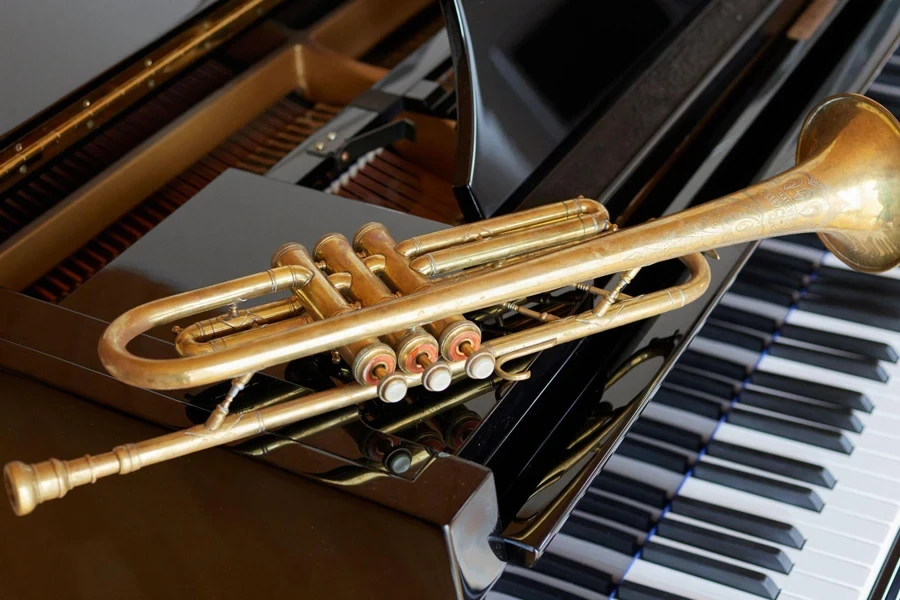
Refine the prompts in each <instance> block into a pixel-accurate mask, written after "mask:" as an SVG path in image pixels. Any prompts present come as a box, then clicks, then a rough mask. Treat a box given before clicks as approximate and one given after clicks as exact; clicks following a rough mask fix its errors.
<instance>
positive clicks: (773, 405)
mask: <svg viewBox="0 0 900 600" xmlns="http://www.w3.org/2000/svg"><path fill="white" fill-rule="evenodd" d="M898 299H900V273H898V272H896V271H894V272H891V273H887V274H882V275H869V274H861V273H856V272H853V271H850V270H849V269H847V268H846V267H844V266H843V264H842V263H840V261H838V260H837V259H836V258H835V257H834V256H833V255H832V254H831V253H829V252H827V251H826V250H825V248H824V246H822V245H821V244H820V243H819V242H818V239H817V238H815V236H805V235H804V236H794V237H792V238H784V239H781V240H769V241H765V242H763V243H762V244H761V246H760V248H759V249H758V250H757V251H756V252H755V253H754V255H753V256H752V257H751V259H750V260H749V261H748V263H747V265H746V267H745V268H744V269H743V270H742V271H741V274H740V276H739V277H738V279H737V281H736V282H735V284H734V285H733V286H732V288H731V290H730V291H729V292H728V294H726V296H725V297H724V298H723V300H722V301H721V303H720V305H719V306H717V307H716V308H715V309H714V311H713V312H712V314H711V315H710V318H709V319H708V321H707V323H706V324H705V325H704V327H703V329H702V330H701V331H700V333H699V334H698V336H697V338H696V339H695V340H694V341H693V342H692V343H691V345H690V347H689V348H688V350H687V351H686V352H685V353H684V355H683V357H682V358H681V359H680V360H679V362H678V364H677V365H676V367H675V368H674V369H673V370H672V372H671V373H670V375H669V376H668V377H667V378H666V380H665V383H664V384H663V386H662V388H661V389H660V391H659V392H658V393H657V394H656V396H655V397H654V399H653V401H652V402H651V403H650V404H649V405H648V407H647V408H646V410H645V411H644V413H643V415H642V416H641V418H640V419H639V420H638V421H637V423H636V424H635V426H634V427H633V428H632V429H631V430H630V432H629V433H628V435H626V437H625V439H624V440H623V442H622V445H621V446H620V447H619V449H618V450H617V452H616V454H615V455H614V456H613V457H612V458H611V459H610V461H609V463H608V464H607V466H606V468H605V469H604V470H603V472H602V473H601V474H600V475H599V476H598V477H597V479H596V481H595V482H594V484H593V486H592V488H591V490H590V492H589V493H588V495H587V496H586V497H585V498H584V499H583V500H582V501H581V503H580V504H579V505H578V506H577V508H576V510H575V511H574V512H573V514H572V516H571V518H570V519H569V520H568V521H567V522H566V524H565V525H564V526H563V528H562V530H561V533H560V534H559V535H558V536H557V537H556V538H555V540H554V541H553V542H552V543H551V545H550V547H549V550H548V553H547V554H545V556H544V557H543V558H542V559H541V560H539V561H538V563H537V565H536V566H535V567H534V568H533V569H532V570H526V569H520V568H516V567H513V566H510V567H508V568H507V570H506V572H505V573H504V575H503V577H502V578H501V579H500V581H498V583H497V584H496V585H495V587H494V588H493V591H492V592H491V593H490V594H489V595H488V598H491V599H492V600H509V599H510V598H512V599H518V600H544V599H550V598H555V599H566V600H568V599H581V598H584V599H598V598H607V597H614V598H621V599H622V600H651V599H662V598H668V599H670V600H680V599H682V598H687V599H691V600H752V599H754V598H767V599H770V600H771V599H774V598H779V600H800V599H803V600H857V599H862V598H867V597H868V595H869V593H870V591H871V589H872V587H873V585H874V583H875V580H876V578H877V576H878V574H879V571H880V568H881V566H882V564H883V563H884V562H885V561H886V560H887V558H888V554H889V552H890V550H891V548H892V546H893V544H894V540H895V537H896V536H897V533H898V529H900V398H898V396H897V386H898V385H900V364H898V351H900V311H898V309H897V308H896V307H897V301H898Z"/></svg>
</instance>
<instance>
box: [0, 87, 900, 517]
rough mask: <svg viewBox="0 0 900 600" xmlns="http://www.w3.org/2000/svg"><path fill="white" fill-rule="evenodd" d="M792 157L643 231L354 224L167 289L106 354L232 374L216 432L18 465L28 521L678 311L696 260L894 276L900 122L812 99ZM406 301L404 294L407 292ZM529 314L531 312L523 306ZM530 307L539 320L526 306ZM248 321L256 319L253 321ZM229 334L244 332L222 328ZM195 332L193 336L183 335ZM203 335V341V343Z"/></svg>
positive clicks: (131, 364)
mask: <svg viewBox="0 0 900 600" xmlns="http://www.w3.org/2000/svg"><path fill="white" fill-rule="evenodd" d="M797 162H798V165H797V167H795V168H794V169H791V170H789V171H787V172H785V173H782V174H780V175H778V176H776V177H774V178H772V179H770V180H768V181H764V182H762V183H759V184H757V185H754V186H752V187H749V188H747V189H744V190H742V191H741V192H739V193H736V194H733V195H731V196H728V197H725V198H720V199H718V200H714V201H712V202H709V203H706V204H703V205H700V206H697V207H694V208H691V209H688V210H686V211H683V212H681V213H678V214H674V215H669V216H666V217H663V218H660V219H657V220H654V221H651V222H649V223H645V224H643V225H639V226H637V227H632V228H627V229H623V230H621V231H614V229H615V228H614V227H612V226H610V225H609V222H608V220H607V213H606V210H605V209H604V208H603V207H602V206H601V205H599V204H597V203H595V202H592V201H588V200H580V199H579V200H568V201H565V202H561V203H558V204H553V205H547V206H543V207H539V208H535V209H532V210H528V211H524V212H520V213H514V214H511V215H507V216H503V217H498V218H494V219H488V220H486V221H482V222H479V223H477V224H471V225H465V226H462V227H457V228H453V229H449V230H445V231H439V232H437V233H432V234H428V235H424V236H420V237H417V238H413V239H410V240H407V241H405V242H402V243H400V244H397V243H396V242H394V240H393V239H392V238H391V237H390V235H389V234H388V232H387V231H386V230H385V229H384V227H382V226H381V225H377V224H370V225H367V226H364V227H363V228H362V229H360V230H359V232H358V233H357V235H356V237H355V238H354V241H353V244H352V246H351V244H349V243H348V242H347V240H345V239H344V238H342V237H340V236H334V235H331V236H326V237H325V238H324V239H323V240H322V241H320V242H319V244H317V245H316V247H315V249H314V251H313V254H312V257H310V255H308V254H307V253H306V251H305V250H303V248H302V247H301V246H299V245H297V244H288V245H286V246H283V247H282V248H281V249H280V250H279V251H278V252H276V255H275V257H274V260H273V263H274V265H273V268H272V269H271V270H269V271H266V272H265V273H259V274H256V275H250V276H247V277H244V278H241V279H237V280H234V281H230V282H226V283H222V284H219V285H214V286H211V287H208V288H204V289H200V290H196V291H192V292H187V293H184V294H179V295H177V296H173V297H170V298H164V299H161V300H157V301H155V302H151V303H149V304H147V305H144V306H140V307H137V308H135V309H132V310H130V311H128V312H127V313H125V314H124V315H122V316H121V317H119V318H118V319H116V320H115V321H114V322H113V323H112V324H110V326H109V328H108V329H107V331H106V332H105V334H104V336H103V338H102V339H101V341H100V346H99V352H100V358H101V360H102V362H103V364H104V365H105V366H106V368H107V369H108V370H109V372H110V373H111V374H113V375H114V376H115V377H117V378H119V379H121V380H122V381H124V382H126V383H129V384H132V385H136V386H141V387H147V388H155V389H179V388H189V387H194V386H200V385H207V384H210V383H214V382H218V381H224V380H226V379H230V378H236V379H235V383H234V386H233V388H232V392H231V393H229V395H228V397H227V398H226V400H225V401H224V402H223V404H222V405H220V407H219V408H218V409H217V411H215V412H214V416H213V417H212V418H211V419H210V421H209V422H207V424H206V425H198V426H196V427H193V428H191V429H189V430H187V431H184V432H176V433H172V434H169V435H166V436H162V437H160V438H156V439H154V440H149V441H145V442H140V443H138V444H128V445H124V446H119V447H118V448H116V449H114V450H113V451H112V452H109V453H106V454H102V455H99V456H88V457H84V458H79V459H75V460H72V461H68V462H62V461H58V460H55V459H54V460H50V461H47V462H43V463H39V464H36V465H30V466H29V465H26V464H24V463H20V462H14V463H10V464H8V465H7V466H6V469H5V477H6V483H7V489H8V491H9V495H10V499H11V501H12V504H13V507H14V509H15V511H16V513H17V514H20V515H21V514H26V513H28V512H30V511H31V510H33V509H34V507H35V506H36V505H37V504H39V503H41V502H44V501H46V500H49V499H52V498H59V497H61V496H63V495H64V494H65V493H66V492H67V491H68V490H70V489H71V488H73V487H75V486H79V485H84V484H86V483H92V482H94V481H96V480H97V479H98V478H100V477H105V476H107V475H113V474H125V473H130V472H132V471H135V470H137V469H139V468H142V467H144V466H147V465H151V464H154V463H157V462H161V461H164V460H168V459H171V458H175V457H178V456H183V455H185V454H189V453H192V452H197V451H199V450H204V449H206V448H210V447H213V446H218V445H221V444H226V443H229V442H233V441H236V440H239V439H243V438H246V437H250V436H253V435H257V434H259V433H262V432H264V431H267V430H271V429H274V428H278V427H282V426H284V425H287V424H289V423H293V422H296V421H298V420H301V419H306V418H308V417H311V416H314V415H318V414H322V413H324V412H327V411H331V410H335V409H339V408H343V407H347V406H350V405H352V404H357V403H360V402H362V401H365V400H368V399H372V398H375V397H381V398H382V399H383V400H386V401H393V400H398V399H400V398H402V397H403V396H404V394H405V391H406V388H407V386H409V385H425V386H427V387H431V388H432V389H440V388H442V387H446V385H448V384H449V382H450V378H451V377H455V376H458V375H461V374H462V373H466V374H467V375H468V376H469V377H472V378H485V377H488V376H490V375H491V373H492V372H494V371H495V369H496V370H497V372H498V373H500V374H504V373H505V372H504V371H503V370H502V365H503V363H504V362H506V361H508V360H510V359H512V358H514V357H520V356H524V355H527V354H531V353H534V352H536V351H539V350H540V349H543V348H548V347H550V346H553V345H557V344H561V343H565V342H568V341H570V340H573V339H577V338H581V337H585V336H587V335H592V334H594V333H598V332H600V331H604V330H607V329H610V328H613V327H618V326H620V325H625V324H627V323H632V322H634V321H637V320H641V319H645V318H647V317H651V316H654V315H658V314H660V313H663V312H666V311H669V310H673V309H676V308H679V307H681V306H683V305H684V304H685V303H687V302H691V301H693V300H695V299H696V298H698V297H699V296H700V295H701V294H702V293H703V292H704V291H705V289H706V287H707V285H708V283H709V266H708V265H707V263H706V260H705V259H704V258H703V256H702V255H700V254H699V253H701V252H703V251H707V250H711V249H714V248H717V247H720V246H727V245H732V244H738V243H743V242H748V241H751V240H757V239H761V238H767V237H774V236H780V235H788V234H793V233H800V232H808V231H816V232H819V234H820V236H821V237H822V239H823V241H824V242H825V243H826V245H827V246H828V247H829V248H830V249H831V250H832V251H833V252H834V253H835V254H836V255H837V256H838V257H840V258H841V259H842V260H843V261H844V262H846V263H847V264H848V265H850V266H851V267H853V268H856V269H858V270H862V271H882V270H886V269H889V268H892V267H894V266H896V265H897V263H898V261H900V239H898V231H900V229H898V226H900V218H898V208H897V206H896V203H897V198H898V185H900V181H898V175H897V174H898V173H900V124H898V123H897V121H896V120H895V119H894V118H893V117H892V116H891V115H890V113H889V112H888V111H887V110H885V109H884V108H882V107H881V106H879V105H878V104H877V103H875V102H873V101H871V100H869V99H867V98H864V97H862V96H857V95H842V96H837V97H834V98H830V99H828V100H826V101H825V102H823V103H822V104H820V105H819V106H818V107H816V108H815V109H814V110H813V111H812V113H811V114H810V116H809V117H808V119H807V121H806V123H805V124H804V128H803V131H802V133H801V136H800V140H799V144H798V150H797ZM673 258H680V259H681V260H683V261H684V262H685V264H687V266H688V268H689V270H690V272H691V274H692V278H691V279H690V280H689V281H688V282H687V283H684V284H681V285H678V286H675V287H673V288H670V289H666V290H662V291H658V292H654V293H650V294H646V295H643V296H639V297H636V298H627V299H623V298H620V292H621V291H622V289H623V288H624V286H625V285H627V283H628V282H629V281H630V280H631V279H632V278H633V277H634V276H635V274H636V273H637V272H638V271H639V270H640V268H641V267H642V266H644V265H648V264H653V263H656V262H660V261H663V260H669V259H673ZM616 272H622V273H623V275H622V277H621V280H620V282H619V283H618V285H617V286H616V287H615V288H614V289H613V290H612V291H611V292H605V291H603V290H598V289H595V288H590V287H588V288H586V289H589V290H590V291H593V292H594V293H596V294H597V295H599V296H600V302H599V303H598V304H597V306H596V307H595V308H593V309H592V310H589V311H587V312H584V313H582V314H579V315H576V316H573V317H569V318H563V319H561V318H553V317H552V315H551V316H546V315H543V314H538V313H535V314H534V315H528V316H532V317H534V318H535V319H536V321H537V322H538V323H539V325H537V326H535V327H533V328H530V329H527V330H524V331H520V332H516V333H513V334H510V335H507V336H504V337H501V338H498V339H495V340H492V341H490V342H488V343H484V344H482V342H481V335H480V330H479V328H478V327H477V325H475V324H474V323H472V322H471V321H469V320H467V319H465V318H464V317H463V316H462V314H463V313H466V312H470V311H475V310H481V309H484V308H487V307H491V306H495V305H500V304H503V303H506V302H510V301H513V300H515V299H517V298H522V297H525V296H531V295H535V294H539V293H542V292H547V291H551V290H556V289H559V288H562V287H566V286H572V285H576V284H580V283H581V282H584V281H588V280H592V279H595V278H598V277H601V276H605V275H610V274H613V273H616ZM281 290H290V291H291V293H292V294H293V296H292V297H291V298H290V299H288V300H279V301H276V302H274V303H269V304H268V305H266V306H265V307H263V308H257V309H250V310H247V311H240V310H237V308H236V307H235V308H233V309H232V310H231V312H230V313H229V314H228V315H227V316H225V317H223V318H222V319H221V320H220V323H221V325H216V323H214V322H212V321H206V322H203V323H202V324H201V325H199V326H197V327H192V328H186V329H185V330H184V332H182V333H183V334H184V335H185V336H188V337H189V338H190V340H191V344H188V343H187V342H186V340H187V339H188V338H187V337H182V338H181V339H180V340H179V348H180V349H182V351H183V352H184V354H185V356H183V357H182V358H175V359H168V360H152V359H148V358H142V357H137V356H134V355H132V354H131V353H129V352H128V350H127V349H126V346H127V344H128V342H129V341H131V340H132V339H134V338H135V337H136V336H138V335H140V334H142V333H144V332H146V331H148V330H149V329H152V328H153V327H156V326H159V325H163V324H165V323H169V322H172V321H175V320H178V319H183V318H186V317H190V316H192V315H196V314H198V313H201V312H204V311H208V310H211V309H216V308H220V307H223V306H228V305H230V304H233V303H235V302H237V301H239V300H240V299H244V298H250V297H255V296H260V295H263V294H266V293H270V292H277V291H281ZM397 295H399V296H400V297H396V296H397ZM522 310H523V311H527V310H528V309H525V308H523V309H522ZM526 314H527V313H526ZM254 323H255V324H256V325H255V326H254ZM229 331H234V333H233V334H230V335H224V334H225V333H227V332H229ZM185 332H187V333H185ZM194 343H196V344H197V345H194ZM333 349H336V350H337V352H338V353H339V354H340V355H341V357H342V358H343V359H344V360H345V361H346V362H347V363H348V364H350V365H352V370H353V375H354V378H355V380H356V383H352V384H349V385H345V386H343V387H341V388H337V389H333V390H327V391H324V392H320V393H318V394H313V395H310V396H307V397H304V398H300V399H297V400H292V401H290V402H286V403H284V404H280V405H277V406H272V407H268V408H265V409H261V410H257V411H254V412H252V413H246V414H242V415H231V416H226V415H227V414H228V405H229V403H230V399H232V398H233V397H234V395H235V394H237V393H238V392H239V391H240V389H242V388H243V386H244V385H245V383H246V381H247V380H248V378H249V377H250V375H251V374H252V373H253V372H256V371H259V370H262V369H265V368H268V367H272V366H275V365H279V364H282V363H285V362H287V361H289V360H292V359H295V358H299V357H303V356H309V355H312V354H316V353H320V352H325V351H330V350H333Z"/></svg>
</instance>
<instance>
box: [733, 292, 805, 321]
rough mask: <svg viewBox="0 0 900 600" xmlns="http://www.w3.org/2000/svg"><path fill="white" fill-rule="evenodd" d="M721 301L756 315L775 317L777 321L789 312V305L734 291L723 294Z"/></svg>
mask: <svg viewBox="0 0 900 600" xmlns="http://www.w3.org/2000/svg"><path fill="white" fill-rule="evenodd" d="M719 303H720V304H721V305H722V306H730V307H731V308H737V309H739V310H743V311H746V312H749V313H753V314H755V315H762V316H764V317H768V318H770V319H775V321H777V322H779V323H780V322H782V321H783V320H784V318H785V317H786V316H787V314H788V312H789V309H788V308H787V307H785V306H781V305H780V304H774V303H772V302H766V301H765V300H759V299H757V298H750V297H748V296H741V295H739V294H736V293H734V292H728V293H726V294H725V295H724V296H722V299H721V300H720V301H719Z"/></svg>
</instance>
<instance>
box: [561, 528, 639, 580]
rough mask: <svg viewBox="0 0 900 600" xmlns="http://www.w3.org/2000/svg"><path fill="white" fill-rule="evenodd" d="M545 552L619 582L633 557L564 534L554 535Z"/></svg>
mask: <svg viewBox="0 0 900 600" xmlns="http://www.w3.org/2000/svg"><path fill="white" fill-rule="evenodd" d="M547 551H548V552H551V553H553V554H558V555H559V556H562V557H564V558H568V559H570V560H574V561H575V562H578V563H581V564H583V565H587V566H589V567H594V568H599V569H602V570H603V572H604V573H607V574H609V575H610V576H612V578H613V580H614V581H619V580H621V579H622V575H623V574H624V573H625V571H627V570H628V567H629V566H630V565H631V563H632V562H633V561H634V557H633V556H626V555H625V554H621V553H619V552H616V551H614V550H610V549H609V548H604V547H603V546H598V545H597V544H592V543H591V542H588V541H585V540H582V539H578V538H576V537H572V536H571V535H566V534H565V533H558V534H556V537H554V538H553V541H551V542H550V544H549V545H548V546H547Z"/></svg>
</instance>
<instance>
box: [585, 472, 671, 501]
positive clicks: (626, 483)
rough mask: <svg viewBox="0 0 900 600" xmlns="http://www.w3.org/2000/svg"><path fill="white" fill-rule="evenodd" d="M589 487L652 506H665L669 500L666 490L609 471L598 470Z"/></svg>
mask: <svg viewBox="0 0 900 600" xmlns="http://www.w3.org/2000/svg"><path fill="white" fill-rule="evenodd" d="M591 487H593V488H596V489H598V490H603V491H604V492H609V493H610V494H613V495H616V496H622V497H623V498H629V499H631V500H635V501H637V502H640V503H642V504H646V505H647V506H652V507H653V508H659V509H662V508H665V506H666V504H667V503H668V501H669V498H668V495H667V494H666V490H664V489H662V488H658V487H656V486H653V485H650V484H647V483H643V482H640V481H635V480H634V479H629V478H628V477H623V476H621V475H619V474H617V473H611V472H609V471H600V473H599V474H598V475H597V476H596V477H595V478H594V481H593V482H592V483H591Z"/></svg>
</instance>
